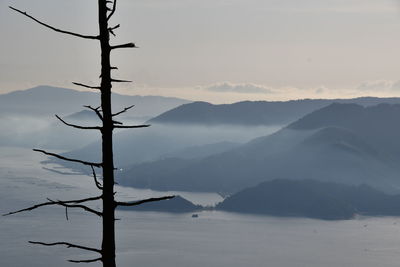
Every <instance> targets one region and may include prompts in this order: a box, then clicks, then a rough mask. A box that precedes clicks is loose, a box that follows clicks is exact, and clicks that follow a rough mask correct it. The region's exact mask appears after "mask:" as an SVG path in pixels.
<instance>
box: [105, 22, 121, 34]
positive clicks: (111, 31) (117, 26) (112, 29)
mask: <svg viewBox="0 0 400 267" xmlns="http://www.w3.org/2000/svg"><path fill="white" fill-rule="evenodd" d="M120 26H121V25H119V24H118V25H116V26H114V27H110V28H108V31H109V32H110V33H111V34H112V35H114V36H116V35H115V33H114V30H116V29H118V28H119V27H120Z"/></svg>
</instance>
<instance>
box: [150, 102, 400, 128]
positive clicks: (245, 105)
mask: <svg viewBox="0 0 400 267" xmlns="http://www.w3.org/2000/svg"><path fill="white" fill-rule="evenodd" d="M336 102H337V103H356V104H359V105H363V106H371V105H377V104H379V103H400V98H374V97H362V98H354V99H332V100H330V99H304V100H292V101H281V102H279V101H277V102H267V101H243V102H238V103H233V104H221V105H213V104H210V103H207V102H193V103H189V104H184V105H181V106H179V107H176V108H174V109H172V110H169V111H166V112H165V113H163V114H161V115H159V116H157V117H155V118H153V119H151V120H150V121H149V122H150V123H168V124H204V125H221V124H233V125H287V124H289V123H291V122H293V121H295V120H297V119H300V118H301V117H303V116H304V115H306V114H308V113H310V112H313V111H315V110H318V109H320V108H322V107H325V106H328V105H330V104H332V103H336Z"/></svg>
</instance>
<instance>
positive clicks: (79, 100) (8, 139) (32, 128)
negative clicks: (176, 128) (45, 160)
mask: <svg viewBox="0 0 400 267" xmlns="http://www.w3.org/2000/svg"><path fill="white" fill-rule="evenodd" d="M99 97H100V96H99V94H98V93H96V92H81V91H75V90H71V89H65V88H57V87H50V86H38V87H35V88H32V89H28V90H24V91H15V92H11V93H8V94H2V95H0V125H1V126H2V127H1V129H2V131H1V132H0V146H4V145H5V146H23V147H30V148H31V147H33V146H39V147H42V148H52V149H69V150H71V149H74V148H80V147H82V146H85V145H87V144H89V143H92V142H94V141H96V140H98V139H99V137H100V135H98V134H97V133H94V132H91V133H89V132H88V131H79V130H76V129H71V128H69V127H67V126H65V125H63V124H62V123H61V122H60V121H58V120H57V119H56V118H55V117H54V114H58V115H60V116H61V117H64V118H65V119H66V120H67V121H68V122H77V123H78V124H83V125H89V126H90V125H93V124H98V123H99V122H100V121H99V120H98V118H97V116H96V115H95V114H94V112H92V111H90V110H84V107H83V105H92V106H93V107H96V106H98V103H99V101H100V99H99ZM184 103H188V101H186V100H183V99H178V98H167V97H158V96H126V95H119V94H113V109H114V111H119V110H121V109H122V108H124V107H126V106H131V105H136V106H135V107H134V108H133V109H132V110H130V111H129V112H127V113H125V114H123V115H122V116H121V117H120V118H119V119H121V120H122V121H123V122H126V123H143V122H144V121H146V120H148V119H149V118H151V117H153V116H156V115H158V114H160V113H162V112H164V111H166V110H169V109H171V108H174V107H176V106H179V105H181V104H184Z"/></svg>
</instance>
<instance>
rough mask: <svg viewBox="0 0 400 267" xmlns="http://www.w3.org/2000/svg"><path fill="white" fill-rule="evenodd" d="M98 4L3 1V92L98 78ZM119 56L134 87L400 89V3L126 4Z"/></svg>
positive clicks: (146, 0)
mask: <svg viewBox="0 0 400 267" xmlns="http://www.w3.org/2000/svg"><path fill="white" fill-rule="evenodd" d="M96 2H97V1H95V0H68V1H65V0H35V1H33V0H0V34H1V42H0V48H1V49H0V92H8V91H12V90H16V89H27V88H30V87H33V86H36V85H40V84H49V85H55V86H63V87H69V88H74V87H73V86H72V85H71V83H70V82H71V81H79V82H85V83H95V82H97V77H98V74H99V59H98V56H99V47H98V44H97V43H96V41H91V40H80V39H77V38H74V37H69V36H64V35H61V34H57V33H54V32H52V31H50V30H48V29H44V28H42V27H41V26H39V25H37V24H34V23H31V22H29V21H28V19H26V18H25V17H23V16H21V15H19V14H16V13H15V12H12V11H11V10H9V9H8V8H7V6H8V5H13V6H15V7H17V8H20V9H24V10H26V11H28V12H29V13H31V14H32V15H35V16H36V17H38V18H40V19H42V20H44V21H46V22H49V23H51V24H53V25H56V26H59V27H62V28H64V29H68V30H74V31H78V32H82V33H97V24H96V12H97V7H96ZM118 3H119V9H118V10H117V13H116V15H115V17H114V19H113V23H116V24H117V23H121V26H122V27H121V29H120V30H118V32H117V34H118V38H117V39H116V40H115V41H116V42H118V41H119V42H127V41H134V42H135V43H136V44H137V45H138V46H139V47H140V49H135V50H125V51H120V52H115V53H114V60H113V62H114V63H115V65H118V66H119V68H120V71H119V72H116V75H117V77H118V78H124V79H132V80H134V81H135V84H133V85H129V86H126V85H125V86H124V87H119V88H116V91H118V92H122V93H128V94H141V95H165V96H176V97H183V98H188V99H195V100H207V101H212V102H216V103H219V102H231V101H236V100H243V99H252V100H257V99H259V100H275V99H293V98H305V97H313V98H323V97H343V98H345V97H352V96H361V95H377V96H400V83H399V82H398V81H399V80H400V72H399V70H400V1H399V0H324V1H321V0H301V1H299V0H201V1H200V0H119V2H118Z"/></svg>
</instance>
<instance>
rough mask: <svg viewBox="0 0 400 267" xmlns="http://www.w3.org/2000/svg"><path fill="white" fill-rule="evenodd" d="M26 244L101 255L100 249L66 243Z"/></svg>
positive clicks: (34, 242)
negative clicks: (64, 247)
mask: <svg viewBox="0 0 400 267" xmlns="http://www.w3.org/2000/svg"><path fill="white" fill-rule="evenodd" d="M28 242H29V243H31V244H34V245H42V246H46V247H53V246H67V248H77V249H83V250H88V251H93V252H97V253H100V254H101V250H100V249H96V248H91V247H85V246H80V245H75V244H72V243H68V242H55V243H44V242H36V241H28Z"/></svg>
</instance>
